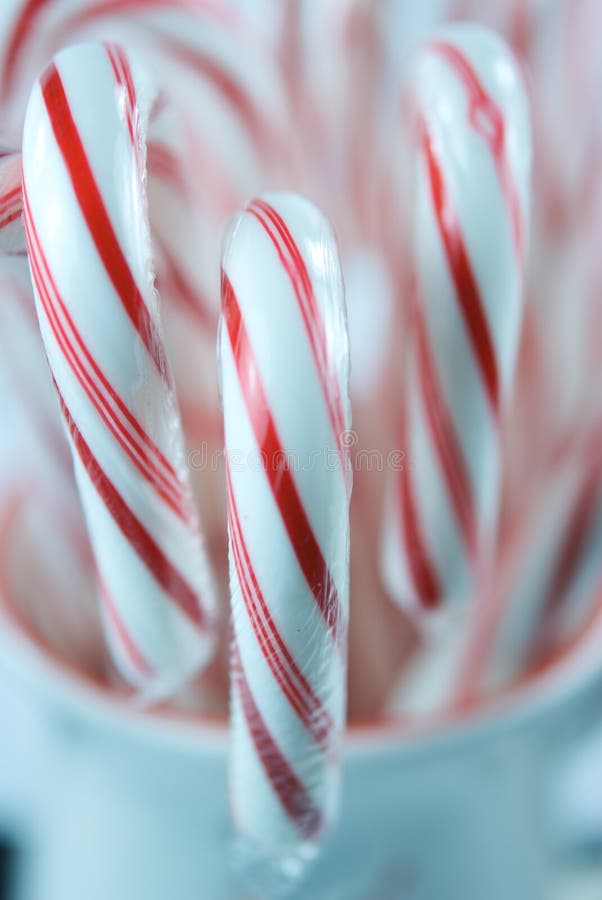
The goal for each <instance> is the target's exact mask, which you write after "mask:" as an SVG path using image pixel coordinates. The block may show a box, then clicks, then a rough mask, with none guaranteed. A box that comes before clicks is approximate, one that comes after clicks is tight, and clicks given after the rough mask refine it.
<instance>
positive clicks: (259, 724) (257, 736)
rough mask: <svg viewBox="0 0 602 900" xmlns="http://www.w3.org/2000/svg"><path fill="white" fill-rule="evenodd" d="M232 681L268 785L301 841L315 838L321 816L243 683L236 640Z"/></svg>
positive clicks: (247, 687)
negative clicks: (295, 828)
mask: <svg viewBox="0 0 602 900" xmlns="http://www.w3.org/2000/svg"><path fill="white" fill-rule="evenodd" d="M232 681H233V687H234V688H235V689H236V690H237V691H238V695H239V697H240V703H241V707H242V712H243V715H244V717H245V721H246V724H247V728H248V730H249V734H250V736H251V740H252V741H253V744H254V746H255V750H256V752H257V756H258V758H259V761H260V763H261V765H262V766H263V769H264V771H265V774H266V776H267V779H268V781H269V782H270V784H271V786H272V788H273V790H274V792H275V793H276V795H277V796H278V799H279V800H280V803H281V804H282V807H283V809H284V810H285V811H286V813H287V815H288V816H289V818H290V819H291V820H292V821H293V822H294V823H295V825H296V826H297V828H298V829H299V831H300V832H301V834H302V835H303V837H305V838H312V837H315V836H316V835H317V834H318V833H319V832H320V831H321V829H322V828H323V820H322V813H321V812H320V810H319V809H318V808H317V807H316V806H315V804H314V802H313V800H312V797H311V795H310V793H309V791H308V790H307V788H306V787H305V785H304V784H303V782H302V781H301V779H300V778H299V777H298V775H297V774H296V772H295V771H294V770H293V768H292V766H291V765H290V763H289V761H288V760H287V758H286V757H285V755H284V754H283V752H282V750H281V749H280V747H279V746H278V744H277V743H276V741H275V740H274V738H273V736H272V734H271V733H270V731H269V729H268V727H267V725H266V723H265V721H264V719H263V717H262V715H261V713H260V711H259V709H258V707H257V704H256V703H255V699H254V697H253V694H252V692H251V689H250V687H249V684H248V682H247V680H246V677H245V673H244V669H243V666H242V662H241V659H240V654H239V650H238V646H237V644H236V641H235V640H233V641H232Z"/></svg>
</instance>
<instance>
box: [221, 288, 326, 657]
mask: <svg viewBox="0 0 602 900" xmlns="http://www.w3.org/2000/svg"><path fill="white" fill-rule="evenodd" d="M222 296H223V298H224V321H225V324H226V328H227V331H228V336H229V338H230V345H231V347H232V353H233V355H234V359H235V361H236V367H237V369H238V373H239V378H240V385H241V388H242V391H243V394H244V397H245V403H246V407H247V411H248V413H249V417H250V419H251V422H252V425H253V430H254V432H255V436H256V438H257V443H258V445H259V447H260V450H261V451H262V453H263V454H265V459H266V460H267V462H266V466H265V471H266V475H267V477H268V480H269V483H270V487H271V489H272V493H273V496H274V500H275V501H276V504H277V505H278V509H279V511H280V515H281V516H282V521H283V523H284V525H285V528H286V530H287V532H288V535H289V537H290V540H291V544H292V546H293V549H294V551H295V555H296V557H297V559H298V561H299V565H300V567H301V570H302V571H303V574H304V575H305V578H306V581H307V584H308V585H309V587H310V588H311V590H312V593H313V595H314V597H315V600H316V603H317V604H318V607H319V609H320V612H321V613H322V615H323V617H324V621H325V622H326V624H327V625H328V628H329V629H330V631H331V632H332V635H333V639H334V640H335V641H338V639H339V628H340V624H341V613H340V604H339V598H338V593H337V589H336V585H335V584H334V582H333V580H332V576H331V574H330V572H329V570H328V566H327V565H326V562H325V560H324V557H323V556H322V551H321V550H320V546H319V544H318V542H317V540H316V538H315V535H314V533H313V530H312V528H311V525H310V523H309V520H308V518H307V514H306V512H305V510H304V508H303V503H302V501H301V498H300V497H299V493H298V491H297V488H296V486H295V482H294V479H293V477H292V475H291V473H290V470H289V467H288V461H287V459H286V454H285V453H284V448H283V447H282V445H281V443H280V440H279V437H278V433H277V431H276V425H275V422H274V419H273V418H272V414H271V412H270V408H269V405H268V402H267V398H266V394H265V390H264V388H263V385H262V382H261V376H260V374H259V370H258V368H257V363H256V361H255V358H254V355H253V349H252V347H251V342H250V340H249V337H248V334H247V331H246V328H245V325H244V322H243V320H242V316H241V313H240V307H239V305H238V301H237V299H236V295H235V293H234V289H233V287H232V285H231V283H230V280H229V279H228V276H227V275H226V273H225V272H222Z"/></svg>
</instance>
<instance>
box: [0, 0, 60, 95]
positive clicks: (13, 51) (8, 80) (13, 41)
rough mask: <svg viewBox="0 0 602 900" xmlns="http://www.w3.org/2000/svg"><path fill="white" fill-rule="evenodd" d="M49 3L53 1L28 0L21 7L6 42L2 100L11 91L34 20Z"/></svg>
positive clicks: (34, 23)
mask: <svg viewBox="0 0 602 900" xmlns="http://www.w3.org/2000/svg"><path fill="white" fill-rule="evenodd" d="M51 2H53V0H28V2H26V3H25V4H24V5H23V6H22V9H21V13H20V15H19V17H18V19H17V20H16V22H15V25H14V27H13V30H12V33H11V34H10V36H9V38H8V40H7V42H6V52H5V54H4V68H3V72H2V95H3V98H4V99H6V98H7V97H8V95H9V94H10V92H11V90H12V87H13V82H14V79H15V74H16V70H17V66H18V64H19V56H20V55H21V53H22V51H23V49H24V47H23V45H24V44H25V43H26V42H27V41H28V39H30V38H31V35H32V32H33V31H34V28H35V25H36V19H38V18H39V16H40V13H41V12H43V10H44V7H45V6H48V5H49V3H51Z"/></svg>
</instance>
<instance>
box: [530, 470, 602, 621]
mask: <svg viewBox="0 0 602 900" xmlns="http://www.w3.org/2000/svg"><path fill="white" fill-rule="evenodd" d="M599 488H600V467H599V465H596V466H595V467H594V469H593V470H592V471H590V472H589V473H587V477H586V478H585V479H584V481H583V484H582V485H581V489H580V490H579V491H578V493H577V496H576V498H575V504H574V506H573V509H572V512H571V515H570V517H569V521H568V523H567V525H566V533H565V536H564V541H563V542H562V544H561V545H560V548H559V552H558V554H557V555H556V565H555V567H554V569H553V575H552V579H551V582H550V587H549V591H548V596H547V598H546V601H545V603H544V605H543V608H542V613H541V618H542V621H543V622H550V620H551V618H552V616H553V615H554V613H555V612H557V610H558V607H559V606H561V604H562V602H563V600H564V599H565V596H566V593H567V591H568V590H569V587H570V585H571V581H572V580H573V579H574V577H575V574H576V572H577V571H578V568H579V564H580V562H581V559H582V556H583V552H584V550H585V547H586V544H587V539H588V537H589V536H590V534H591V527H592V524H593V520H594V514H595V512H596V509H597V507H598V503H599V502H600V497H599Z"/></svg>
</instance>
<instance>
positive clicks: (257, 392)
mask: <svg viewBox="0 0 602 900" xmlns="http://www.w3.org/2000/svg"><path fill="white" fill-rule="evenodd" d="M219 347H220V355H221V377H222V391H223V407H224V423H225V442H226V466H227V488H228V519H229V522H228V526H229V528H228V530H229V539H230V585H231V598H232V657H231V662H232V666H231V675H232V679H231V726H232V740H231V769H230V776H231V777H230V786H231V804H232V808H233V813H234V817H235V821H236V825H237V827H238V830H239V832H240V833H241V835H242V836H243V837H244V838H246V839H247V840H248V842H249V844H250V845H252V846H254V847H255V848H256V849H257V850H258V852H260V853H266V854H269V855H270V856H271V858H275V859H286V858H288V857H289V856H291V855H293V856H294V855H296V854H297V853H298V852H299V850H300V848H302V847H304V846H306V845H312V844H315V843H316V842H317V841H318V840H319V838H320V836H321V835H322V834H323V833H324V832H325V831H326V830H327V829H328V827H329V825H330V824H331V823H332V821H333V818H334V816H335V812H336V807H337V797H338V788H339V766H340V759H339V755H340V742H341V736H342V731H343V727H344V715H345V681H346V631H347V619H348V590H349V585H348V565H349V546H348V542H349V521H348V505H349V492H350V475H349V466H348V461H347V456H346V451H345V443H346V437H347V432H348V428H349V423H350V412H349V401H348V396H347V391H348V346H347V333H346V322H345V312H344V300H343V288H342V279H341V274H340V270H339V263H338V257H337V250H336V246H335V243H334V238H333V236H332V233H331V231H330V228H329V227H328V225H327V224H326V222H325V221H324V219H323V217H322V216H321V214H320V213H319V212H318V211H317V210H316V209H315V207H313V206H312V205H311V204H310V203H309V202H308V201H305V200H303V199H302V198H300V197H298V196H295V195H291V194H274V195H265V196H263V197H262V198H260V199H257V200H254V201H253V202H252V203H250V204H249V205H248V206H247V208H246V209H245V210H244V212H243V213H242V214H241V215H240V216H239V218H238V219H237V220H236V222H235V225H234V227H233V230H232V232H231V234H230V238H229V242H228V244H227V247H226V250H225V254H224V259H223V274H222V319H221V326H220V344H219Z"/></svg>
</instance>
